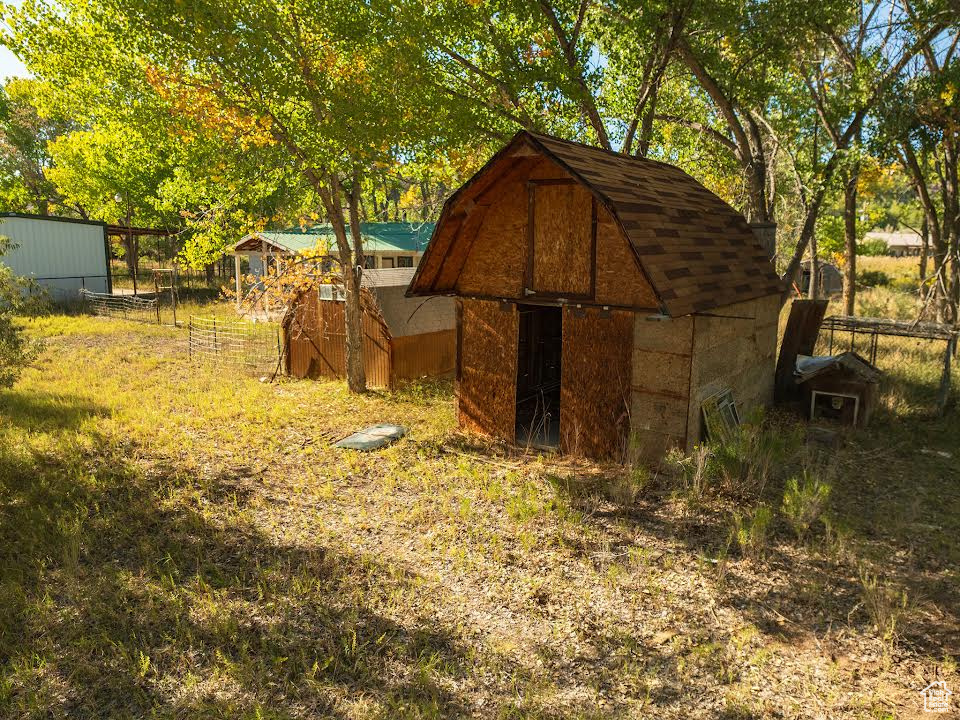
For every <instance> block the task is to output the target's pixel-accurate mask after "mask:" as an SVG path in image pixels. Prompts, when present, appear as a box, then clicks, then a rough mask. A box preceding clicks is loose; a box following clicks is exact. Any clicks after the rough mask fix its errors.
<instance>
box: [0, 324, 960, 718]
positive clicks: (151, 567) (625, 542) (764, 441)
mask: <svg viewBox="0 0 960 720" xmlns="http://www.w3.org/2000/svg"><path fill="white" fill-rule="evenodd" d="M28 326H29V331H30V333H31V334H33V335H34V336H37V337H43V338H45V340H46V349H45V351H44V354H43V356H42V358H41V360H40V361H39V362H38V363H37V364H36V366H35V367H33V368H32V369H30V370H29V371H28V372H27V373H26V374H25V375H24V377H23V378H22V379H21V381H20V382H19V383H18V384H17V385H16V386H15V387H14V388H13V389H12V390H9V391H0V716H2V717H4V718H66V717H77V718H79V717H111V718H114V717H116V718H134V717H156V718H206V717H209V718H277V719H279V718H316V717H334V718H398V717H403V718H440V717H463V716H466V717H483V718H488V717H489V718H560V717H572V718H608V717H650V718H717V717H722V718H768V717H769V718H774V717H777V718H810V717H821V718H909V717H922V716H923V713H922V700H921V697H920V694H919V690H920V689H921V688H923V687H924V686H925V685H926V684H927V682H929V681H930V680H932V679H934V677H935V676H936V675H937V674H939V676H940V677H944V678H945V679H946V680H947V682H948V683H949V684H950V686H951V688H952V689H953V690H954V691H955V692H958V693H960V675H958V670H957V663H958V656H960V585H958V570H957V568H958V563H960V473H958V470H957V468H958V453H960V420H958V416H957V412H958V410H957V409H956V408H953V409H952V412H951V413H950V414H948V415H947V416H946V417H943V418H938V417H936V416H935V415H934V414H933V413H932V400H933V397H934V392H935V388H936V384H937V381H938V379H939V372H940V369H939V359H940V349H939V348H928V347H927V346H926V345H925V344H924V343H921V342H898V343H893V342H890V343H882V344H881V356H880V358H879V364H880V365H881V367H882V368H883V369H884V370H886V371H887V376H886V377H885V380H884V385H883V398H882V403H881V407H880V409H879V411H878V413H877V417H876V420H875V422H874V423H873V425H872V426H871V427H870V428H868V429H866V430H864V431H860V432H856V433H848V434H844V435H842V436H841V437H840V441H839V443H838V445H837V446H836V447H830V448H826V447H823V446H819V445H816V444H815V443H812V442H809V441H808V440H807V438H806V429H805V426H804V425H803V424H802V423H797V422H796V420H794V419H793V418H791V417H786V416H782V415H772V416H768V417H767V418H766V419H765V420H764V422H763V425H762V427H761V428H759V429H757V428H754V429H749V430H747V431H745V432H744V434H743V436H742V437H739V438H737V439H735V440H733V441H731V442H730V443H728V444H727V445H725V446H722V447H716V448H713V449H712V450H711V451H710V452H709V453H707V452H704V453H701V454H699V455H698V456H696V457H694V458H688V459H682V458H673V459H672V460H671V462H670V463H665V464H664V465H663V466H662V467H660V468H655V469H652V470H647V469H644V468H630V467H616V466H609V467H599V466H594V465H587V464H581V463H576V462H574V461H569V460H558V459H556V458H551V457H539V456H532V455H520V454H516V453H510V452H508V451H507V450H506V449H504V448H501V447H497V446H494V445H491V444H488V443H484V442H481V441H478V440H476V439H471V438H466V437H462V436H460V435H458V434H457V433H456V432H455V419H454V409H453V400H452V392H451V387H450V386H449V384H445V383H428V384H419V385H412V386H410V387H408V388H405V389H404V390H403V391H400V392H396V393H385V392H371V393H369V394H367V395H365V396H363V397H359V398H357V397H350V396H348V395H347V393H346V391H345V388H344V386H343V385H342V384H341V383H333V382H309V381H289V380H282V379H281V380H280V381H278V382H276V383H272V384H271V383H264V382H260V381H259V380H258V379H257V378H255V377H247V376H244V375H242V374H239V373H237V372H235V371H231V370H225V369H222V368H216V367H205V366H202V365H191V364H190V363H189V362H188V359H187V354H186V347H185V337H184V332H183V330H174V329H169V328H159V327H151V326H144V325H136V324H132V323H127V322H124V321H120V320H108V319H100V318H89V317H83V316H57V315H54V316H49V317H44V318H37V319H33V320H30V321H28ZM958 391H960V382H958V381H957V380H955V381H954V392H955V393H956V392H958ZM375 422H397V423H401V424H404V425H406V426H408V427H409V428H410V433H409V435H408V436H407V437H406V438H405V439H403V440H402V441H400V442H399V443H397V444H396V445H395V446H393V447H390V448H388V449H386V450H383V451H381V452H378V453H372V454H358V453H354V452H349V451H341V450H337V449H335V448H333V447H332V446H331V441H332V440H334V439H337V438H339V437H342V436H344V435H346V434H347V433H349V432H351V431H354V430H356V429H359V428H361V427H364V426H365V425H368V424H372V423H375ZM823 488H827V490H823Z"/></svg>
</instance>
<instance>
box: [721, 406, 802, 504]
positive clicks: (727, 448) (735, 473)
mask: <svg viewBox="0 0 960 720" xmlns="http://www.w3.org/2000/svg"><path fill="white" fill-rule="evenodd" d="M799 444H800V436H799V433H798V431H797V430H796V429H792V430H785V429H784V428H782V427H769V426H765V425H764V423H763V416H762V414H757V415H756V416H755V417H753V418H751V419H750V420H748V421H747V422H745V423H743V424H742V425H740V427H738V428H737V429H736V430H734V431H733V432H731V433H730V434H729V435H728V436H727V437H726V438H723V439H722V440H720V441H717V442H714V443H713V444H712V445H711V454H712V460H711V470H712V472H713V473H714V474H716V475H717V476H718V477H719V478H720V479H721V480H722V481H723V484H724V487H725V489H726V490H727V492H729V493H730V494H732V495H734V496H739V497H747V496H753V497H759V496H760V495H762V494H763V490H764V488H765V487H766V485H767V482H768V481H769V480H770V476H771V471H772V469H773V467H774V466H775V465H777V464H778V463H781V462H783V461H784V460H785V459H786V458H787V457H789V456H790V455H792V454H793V453H794V452H795V451H796V449H797V447H798V446H799Z"/></svg>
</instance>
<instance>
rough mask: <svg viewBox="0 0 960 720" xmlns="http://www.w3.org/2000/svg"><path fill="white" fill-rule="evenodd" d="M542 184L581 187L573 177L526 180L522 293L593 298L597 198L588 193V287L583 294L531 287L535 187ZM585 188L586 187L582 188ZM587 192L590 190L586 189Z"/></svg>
mask: <svg viewBox="0 0 960 720" xmlns="http://www.w3.org/2000/svg"><path fill="white" fill-rule="evenodd" d="M544 185H577V186H580V187H583V186H582V184H581V183H579V182H577V181H576V180H574V179H573V178H557V179H543V180H528V181H527V266H526V271H525V274H524V278H523V288H524V295H525V296H527V297H539V298H551V299H561V298H563V299H568V298H569V299H571V300H593V298H594V297H595V296H596V293H597V198H596V197H594V195H593V193H590V289H589V290H588V291H587V292H586V293H583V294H580V293H562V292H538V291H537V290H536V288H534V287H533V274H534V252H535V245H536V243H535V238H536V228H534V221H535V220H534V219H535V217H536V193H537V187H539V186H544ZM584 189H586V188H584ZM587 192H590V191H589V189H587Z"/></svg>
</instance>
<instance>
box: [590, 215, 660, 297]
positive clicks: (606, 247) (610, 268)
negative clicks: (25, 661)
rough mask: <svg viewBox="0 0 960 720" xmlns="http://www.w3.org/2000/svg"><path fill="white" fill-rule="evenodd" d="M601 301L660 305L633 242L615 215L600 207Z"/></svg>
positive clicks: (598, 288) (599, 264)
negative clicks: (643, 271)
mask: <svg viewBox="0 0 960 720" xmlns="http://www.w3.org/2000/svg"><path fill="white" fill-rule="evenodd" d="M596 299H597V302H598V303H601V304H607V305H627V306H631V307H640V308H651V309H655V308H658V307H659V305H658V303H657V298H656V295H655V294H654V292H653V288H652V287H650V283H649V282H647V280H646V278H644V276H643V273H642V271H641V270H640V266H639V265H638V264H637V259H636V256H635V255H634V254H633V250H631V249H630V243H629V241H628V240H627V239H626V238H625V237H624V235H623V233H622V232H621V231H620V227H619V226H618V225H617V224H616V222H615V221H614V219H613V217H612V216H611V215H610V213H609V212H608V211H607V209H606V208H604V207H602V206H598V207H597V287H596Z"/></svg>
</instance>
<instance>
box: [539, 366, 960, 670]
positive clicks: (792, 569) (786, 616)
mask: <svg viewBox="0 0 960 720" xmlns="http://www.w3.org/2000/svg"><path fill="white" fill-rule="evenodd" d="M897 390H898V392H901V393H907V394H909V397H911V398H917V397H923V392H924V390H926V388H925V386H922V385H919V386H918V387H913V386H912V385H909V384H900V385H898V386H897ZM957 447H960V423H958V422H956V417H955V416H954V417H953V418H952V419H951V417H950V416H949V415H948V416H947V417H944V418H932V419H925V420H918V419H916V418H913V419H911V421H910V422H909V423H906V422H904V421H903V420H902V419H901V418H899V417H897V416H891V415H890V413H888V412H879V413H878V414H877V416H876V419H875V422H874V423H873V424H872V425H871V426H870V427H869V428H867V429H866V430H858V431H850V432H848V433H845V434H843V435H842V441H841V442H840V446H839V447H838V448H836V449H827V450H826V451H824V450H823V449H819V450H818V452H820V453H825V457H826V459H825V462H827V464H828V465H829V466H830V467H831V470H830V472H829V473H828V474H829V475H830V477H828V478H826V479H828V481H829V482H831V484H832V490H833V492H832V494H831V498H830V508H829V515H830V518H831V522H832V531H833V533H834V535H833V536H831V538H830V539H828V538H827V537H826V536H825V531H824V527H823V525H822V524H819V523H818V524H817V525H815V527H814V529H813V531H812V532H811V534H810V536H809V537H807V538H806V541H805V543H804V547H799V546H798V542H797V539H796V538H795V536H794V535H793V533H792V531H791V530H790V528H789V526H788V525H787V523H786V521H785V520H784V519H783V518H778V517H776V516H775V519H774V522H773V524H772V525H771V527H770V529H769V538H768V540H767V541H766V543H765V548H764V551H763V556H762V559H760V560H756V561H744V560H741V558H740V555H739V552H738V551H737V549H736V543H732V542H731V529H732V522H731V519H732V515H733V513H734V512H735V511H738V510H740V511H743V510H744V508H745V507H749V506H750V505H753V504H756V503H758V502H763V503H765V504H766V505H767V506H768V507H770V508H771V509H772V510H773V511H774V513H776V512H777V511H778V510H779V508H780V506H781V502H782V498H783V494H784V481H785V480H786V479H787V478H788V477H790V476H792V475H797V474H798V473H799V471H800V469H801V466H800V465H799V464H798V463H797V462H796V461H793V462H791V463H787V464H785V465H779V466H777V467H776V468H775V469H774V475H775V477H774V479H772V480H771V481H770V482H769V483H768V485H767V487H766V488H765V490H764V493H763V496H762V498H756V499H754V500H752V501H745V500H739V501H736V500H731V499H730V498H729V497H724V496H722V495H720V494H717V493H716V492H715V491H714V492H710V493H708V494H707V496H706V497H704V498H703V499H701V500H700V501H699V502H694V503H693V504H692V505H691V506H690V507H689V508H688V509H687V510H686V511H684V510H683V509H682V508H683V507H684V502H683V501H682V500H680V501H678V502H673V501H672V500H671V488H670V485H671V482H673V481H671V480H667V481H666V482H665V483H661V486H660V488H659V490H660V491H661V493H662V494H660V495H659V496H657V495H656V494H655V493H651V492H650V490H646V491H644V493H642V494H641V497H640V498H639V499H638V500H637V501H636V502H628V503H626V504H618V503H616V502H600V503H596V502H595V498H596V497H597V496H598V495H602V494H603V493H604V489H603V487H602V486H603V484H604V483H606V482H609V481H610V478H606V477H599V478H598V477H597V476H594V475H589V474H584V475H577V474H573V475H572V476H570V477H566V478H563V479H562V481H560V480H557V479H554V480H553V485H554V487H555V489H556V490H557V491H558V492H559V493H560V494H561V495H563V496H565V497H566V499H567V501H568V502H570V503H571V504H572V505H573V507H574V508H576V509H579V510H581V511H582V512H583V516H584V518H585V522H587V523H589V524H590V525H591V526H593V528H594V530H596V531H597V532H598V533H600V536H601V537H603V536H605V537H606V539H605V540H603V541H601V542H602V543H603V544H604V545H605V546H606V547H609V548H610V550H611V551H612V552H614V553H617V552H620V554H623V552H625V550H626V549H628V548H626V546H628V545H631V544H632V542H633V538H631V537H629V536H624V534H623V532H622V527H623V525H624V524H626V525H627V526H629V527H635V528H638V530H639V531H640V532H641V533H642V534H643V535H647V536H649V537H653V538H656V539H657V540H658V541H660V542H662V543H664V544H665V545H667V546H668V547H677V546H679V547H681V548H683V549H684V552H685V553H686V554H687V556H688V557H689V556H695V557H700V558H703V559H704V561H705V563H709V562H710V560H709V559H711V558H712V559H716V558H720V563H721V564H722V572H719V573H718V581H717V583H716V585H717V589H718V591H719V594H720V595H721V596H722V597H724V599H725V600H724V601H725V602H726V603H727V604H729V605H730V606H731V607H735V608H736V609H737V610H738V611H739V612H741V613H742V614H743V615H744V616H745V617H746V618H748V619H749V620H750V621H751V622H752V623H753V624H754V625H756V626H757V627H758V628H759V629H760V630H761V631H763V632H765V633H767V634H770V635H774V636H777V637H780V638H782V639H784V640H791V639H799V638H800V637H801V636H802V635H804V634H806V633H810V634H814V635H822V634H823V633H825V632H826V631H828V630H829V629H830V628H831V627H832V628H839V627H843V626H847V625H852V626H853V627H855V628H857V629H858V630H860V631H863V632H865V633H866V634H870V633H872V632H873V629H872V620H871V618H870V617H869V616H868V614H867V612H866V611H865V610H864V609H863V605H862V601H863V599H864V588H863V586H862V584H861V582H860V578H859V573H860V567H859V566H860V563H861V562H863V561H868V562H869V563H870V567H872V568H873V570H872V572H874V573H876V572H879V573H880V574H881V578H882V582H884V583H888V584H889V586H890V587H891V588H904V589H906V591H907V594H908V598H909V599H910V602H911V604H912V603H914V602H918V603H920V604H921V605H923V604H924V603H927V604H929V603H934V604H936V606H937V610H936V611H935V612H932V613H930V612H922V611H920V612H917V611H910V610H908V611H907V612H906V613H905V615H904V617H903V619H902V624H901V626H900V627H899V628H898V632H900V633H901V634H902V639H903V642H905V643H906V644H907V645H909V646H910V647H912V648H913V649H915V650H916V651H918V652H919V653H921V654H924V655H928V656H932V657H942V656H945V655H956V654H957V653H958V652H960V587H958V584H957V583H956V575H955V573H954V571H953V570H951V569H950V568H955V567H956V564H957V561H958V560H960V556H958V553H960V543H958V538H960V470H958V469H957V465H956V462H957V460H956V457H957V456H956V453H957V451H956V448H957ZM947 448H949V450H948V449H947ZM942 453H948V455H943V454H942ZM821 461H824V460H823V458H822V459H821ZM676 482H678V483H679V480H677V481H676ZM655 490H656V488H655ZM584 496H585V497H584ZM838 532H839V533H841V536H840V537H839V539H838V536H837V533H838ZM837 543H839V545H837ZM838 548H839V549H838ZM573 549H574V550H575V551H578V552H580V554H582V555H584V556H586V555H587V554H588V553H589V552H591V551H592V550H594V549H595V548H577V547H573ZM727 557H729V558H730V559H731V560H732V562H725V561H724V558H727ZM706 566H707V567H709V564H707V565H706ZM720 578H722V579H720Z"/></svg>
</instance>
